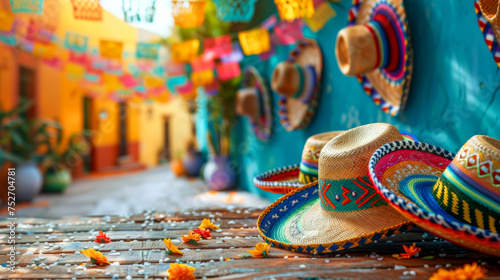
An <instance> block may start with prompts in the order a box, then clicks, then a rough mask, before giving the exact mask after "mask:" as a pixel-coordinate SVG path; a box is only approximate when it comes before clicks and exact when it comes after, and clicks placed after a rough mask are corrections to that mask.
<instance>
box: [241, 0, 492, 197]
mask: <svg viewBox="0 0 500 280" xmlns="http://www.w3.org/2000/svg"><path fill="white" fill-rule="evenodd" d="M269 2H271V1H269ZM404 2H405V5H406V11H407V15H408V21H409V25H410V33H411V38H412V44H413V50H414V72H413V78H412V84H411V88H410V93H409V97H408V101H407V103H406V107H405V109H404V110H403V111H402V112H401V113H400V114H399V115H398V116H397V117H391V116H390V115H387V114H385V113H383V112H382V111H381V110H380V109H379V107H378V106H376V105H375V104H373V103H372V101H371V99H370V98H369V97H368V96H367V95H366V94H365V92H364V91H363V90H362V88H361V86H360V84H359V83H358V82H357V81H356V79H355V78H352V77H347V76H344V75H343V74H342V73H341V72H340V71H339V69H338V67H337V62H336V59H335V51H334V50H335V39H336V35H337V32H338V31H339V30H340V29H342V28H343V27H345V26H346V22H347V12H348V9H349V8H350V6H351V0H343V1H342V2H340V3H334V4H331V5H332V7H333V8H334V9H335V11H336V12H337V16H336V17H335V18H333V19H331V20H330V21H329V22H328V24H327V25H326V26H325V28H323V29H322V30H320V31H319V32H317V33H313V32H311V31H310V30H308V29H307V27H306V31H305V36H306V37H309V38H313V39H316V40H317V41H318V43H319V45H320V47H321V49H322V50H323V55H324V72H323V92H322V97H321V103H320V106H319V108H318V111H317V114H316V116H315V117H314V119H313V121H312V122H311V124H310V125H309V126H308V127H307V128H306V129H304V130H300V131H294V132H286V131H285V130H284V129H283V128H282V127H281V125H280V123H279V120H278V116H277V113H276V112H277V109H276V108H277V99H278V98H277V95H276V94H273V97H274V105H275V108H274V109H275V116H274V122H273V124H274V131H273V135H272V136H271V137H272V138H271V139H270V141H269V142H267V143H262V142H260V141H259V140H258V139H257V138H256V137H255V136H254V135H253V132H252V129H251V126H250V125H249V122H248V120H247V119H245V118H239V119H238V124H237V125H236V128H235V129H236V133H235V135H236V136H237V137H236V139H235V140H236V143H235V144H234V145H233V154H234V156H235V158H237V160H238V161H239V163H240V166H239V168H238V169H237V170H236V172H237V173H238V176H239V183H240V184H239V186H240V187H241V188H242V189H246V190H250V191H252V192H255V193H259V194H261V195H263V196H266V197H268V198H270V199H276V198H278V197H279V196H278V195H273V194H268V193H266V192H263V191H260V190H258V189H257V188H256V187H255V186H254V185H253V183H252V179H253V177H254V176H255V175H257V174H259V173H262V172H265V171H267V170H270V169H273V168H277V167H282V166H285V165H289V164H295V163H299V162H300V157H301V152H302V148H303V145H304V142H305V141H306V139H307V138H308V137H309V136H311V135H313V134H316V133H320V132H325V131H332V130H345V129H350V128H353V127H356V126H359V125H364V124H368V123H373V122H387V123H391V124H393V125H395V126H396V127H398V128H399V129H402V130H406V131H409V132H411V133H413V134H415V135H416V136H417V137H418V138H419V140H421V141H422V142H427V143H430V144H435V145H438V146H441V147H444V148H447V149H449V150H451V151H454V152H456V151H458V149H459V148H460V147H461V146H462V145H463V144H464V143H465V142H466V141H467V140H468V139H469V138H470V137H472V136H473V135H476V134H483V135H488V136H491V137H494V138H497V139H500V130H499V128H500V120H499V116H500V100H499V98H497V96H496V95H497V91H498V89H499V88H500V83H499V81H500V74H499V73H498V68H497V65H496V64H495V62H494V60H493V57H492V55H491V53H490V52H489V50H488V48H487V46H486V44H485V42H484V40H483V37H482V34H481V31H480V29H479V26H478V24H477V17H476V14H475V11H474V1H473V0H434V1H433V0H405V1H404ZM291 48H292V47H279V48H278V49H277V55H276V56H275V57H273V58H271V59H270V60H269V61H265V62H261V63H260V64H258V65H256V67H257V68H258V69H259V70H260V71H261V73H262V74H263V76H264V77H266V78H267V80H268V81H269V78H270V76H271V73H272V69H273V68H274V67H275V66H276V64H278V63H279V62H281V61H282V60H284V59H285V58H286V57H287V56H288V52H289V50H291Z"/></svg>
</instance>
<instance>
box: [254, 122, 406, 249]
mask: <svg viewBox="0 0 500 280" xmlns="http://www.w3.org/2000/svg"><path fill="white" fill-rule="evenodd" d="M402 139H403V137H402V136H401V134H400V133H399V131H398V130H397V129H396V128H395V127H394V126H392V125H390V124H383V123H376V124H370V125H365V126H360V127H358V128H355V129H351V130H348V131H346V132H344V133H342V134H340V135H338V136H337V137H335V138H333V139H332V140H330V141H329V142H328V143H327V144H326V145H325V146H324V147H323V150H322V151H321V155H320V161H319V171H320V172H319V178H318V179H319V182H320V183H321V182H323V181H325V180H335V181H337V182H341V180H342V179H349V180H352V182H351V181H349V183H350V185H348V184H343V183H339V184H335V182H333V181H332V182H331V183H329V184H328V185H326V188H325V184H323V185H322V186H321V188H320V187H319V185H318V182H314V183H311V184H309V185H306V186H304V187H301V188H299V189H297V190H296V191H293V192H291V193H289V194H287V195H285V196H284V197H283V198H282V199H280V200H278V201H277V202H275V203H273V204H272V205H271V206H269V207H268V208H267V209H266V210H265V211H264V212H263V213H262V215H261V216H260V218H259V221H258V223H257V227H258V228H259V230H260V231H261V234H262V236H263V237H264V238H265V239H266V240H267V241H268V242H271V243H273V244H275V245H278V244H280V246H284V245H283V244H285V245H287V246H286V247H288V248H287V249H290V248H291V250H292V249H296V248H298V247H301V248H310V249H311V250H312V251H313V252H331V251H335V250H340V249H343V248H345V244H349V245H348V246H356V245H359V242H360V241H362V242H361V243H366V242H370V241H371V240H370V238H372V237H373V236H377V237H379V238H380V236H384V234H385V233H386V232H388V231H395V230H399V229H401V228H402V227H404V228H407V226H408V224H409V223H408V220H407V219H405V218H404V217H403V216H401V215H400V214H398V213H397V212H396V211H395V210H394V209H392V208H391V207H390V206H389V205H387V204H386V203H384V202H383V200H380V199H381V198H380V196H379V197H378V198H377V196H378V194H377V193H376V192H375V189H374V187H373V186H372V185H371V184H369V183H367V182H366V180H367V177H366V176H367V174H368V168H367V166H368V161H369V159H370V156H371V155H372V154H373V152H374V151H375V150H377V149H378V148H379V147H380V146H382V145H384V144H386V143H389V142H391V141H394V140H402ZM325 176H326V177H325ZM349 176H350V177H349ZM363 178H364V179H363ZM357 180H359V181H360V182H362V183H363V184H365V187H363V186H361V185H360V183H358V182H357ZM344 186H347V187H349V188H351V189H353V188H354V187H355V188H356V191H352V192H351V191H350V190H346V189H345V187H344ZM357 186H359V187H357ZM341 187H342V188H341ZM341 197H342V198H341ZM372 199H373V201H372ZM325 201H328V202H329V204H330V205H332V207H325V206H324V205H326V204H325ZM331 201H336V204H337V205H336V206H335V205H333V204H331ZM367 202H369V203H367ZM261 223H262V224H261ZM370 236H371V237H370ZM340 244H344V245H340ZM306 251H307V250H306Z"/></svg>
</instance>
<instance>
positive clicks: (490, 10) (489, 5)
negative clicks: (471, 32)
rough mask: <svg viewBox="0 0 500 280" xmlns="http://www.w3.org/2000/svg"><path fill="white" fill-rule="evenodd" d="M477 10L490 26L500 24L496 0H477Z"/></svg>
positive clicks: (499, 8) (499, 9) (499, 10)
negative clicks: (479, 10) (478, 9)
mask: <svg viewBox="0 0 500 280" xmlns="http://www.w3.org/2000/svg"><path fill="white" fill-rule="evenodd" d="M479 8H481V12H482V13H483V15H484V17H485V18H486V19H487V20H488V21H489V22H491V23H492V24H496V25H498V24H500V16H499V14H500V7H499V5H498V0H479Z"/></svg>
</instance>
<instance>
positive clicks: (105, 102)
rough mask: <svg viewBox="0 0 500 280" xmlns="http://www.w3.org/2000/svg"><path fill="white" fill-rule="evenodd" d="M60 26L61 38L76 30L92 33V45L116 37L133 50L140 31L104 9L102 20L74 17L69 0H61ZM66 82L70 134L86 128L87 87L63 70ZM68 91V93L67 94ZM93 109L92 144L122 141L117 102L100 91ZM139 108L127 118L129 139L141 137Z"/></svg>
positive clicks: (76, 31) (66, 103)
mask: <svg viewBox="0 0 500 280" xmlns="http://www.w3.org/2000/svg"><path fill="white" fill-rule="evenodd" d="M59 26H60V28H59V29H58V30H57V35H58V37H59V38H64V37H65V35H66V32H74V33H78V34H81V35H85V36H88V37H89V43H88V45H89V49H94V48H95V49H97V50H98V49H99V48H98V46H99V40H100V39H106V40H116V41H122V42H124V51H126V52H128V53H134V51H135V43H136V42H137V36H138V32H137V29H136V28H135V27H132V26H130V25H128V24H126V23H125V22H123V21H122V20H120V19H118V18H116V17H115V16H113V15H112V14H110V13H109V12H107V11H105V10H103V17H102V21H87V20H75V19H74V18H73V8H72V5H71V3H70V1H69V0H62V1H61V12H60V19H59ZM133 57H134V56H131V55H129V56H128V58H127V59H126V60H125V61H126V62H133V59H134V58H133ZM62 80H63V83H62V88H61V92H63V93H64V94H63V95H65V101H64V102H63V104H65V106H63V108H64V109H63V110H64V112H63V113H62V115H63V116H65V119H66V117H67V120H64V121H63V124H64V126H65V127H71V128H70V129H69V130H68V131H67V134H68V135H71V134H72V133H74V132H78V131H81V129H83V115H84V114H83V103H82V102H83V96H84V95H85V94H86V92H85V89H84V88H82V87H81V85H80V83H79V82H75V81H71V80H68V79H67V78H66V76H65V75H64V74H63V77H62ZM68 93H69V94H68ZM93 102H94V103H93V105H94V106H93V111H92V115H93V118H92V120H93V121H92V128H93V129H97V131H96V138H95V139H93V144H94V145H95V146H97V147H100V146H110V145H117V144H118V143H119V137H118V135H119V134H118V131H119V130H118V129H119V119H118V118H119V113H118V112H119V111H118V104H117V103H116V102H114V101H112V100H110V99H109V98H108V96H107V94H106V93H104V92H101V94H100V97H99V98H96V99H95V100H94V101H93ZM103 110H105V111H107V112H108V118H107V119H106V120H104V121H102V120H99V118H95V117H94V116H98V114H99V112H101V111H103ZM136 114H137V111H134V110H130V111H129V113H128V115H127V118H128V120H127V121H128V135H127V140H128V141H129V142H134V141H138V139H139V133H138V129H137V127H136V126H137V119H138V118H137V116H136Z"/></svg>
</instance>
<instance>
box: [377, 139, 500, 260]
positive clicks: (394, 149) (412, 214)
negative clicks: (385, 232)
mask: <svg viewBox="0 0 500 280" xmlns="http://www.w3.org/2000/svg"><path fill="white" fill-rule="evenodd" d="M408 151H410V152H408ZM454 157H455V155H454V154H453V153H452V152H450V151H447V150H445V149H443V148H439V147H436V146H433V145H429V144H425V143H422V142H418V143H416V142H412V141H397V142H393V143H389V144H386V145H384V146H382V147H381V148H380V149H378V150H377V151H376V152H375V153H374V154H373V156H372V157H371V159H370V162H369V172H370V178H371V180H372V182H373V185H374V186H375V187H376V188H377V189H378V191H379V192H380V193H381V194H382V195H383V197H384V198H385V200H386V201H388V202H389V204H391V205H392V206H393V207H394V208H395V209H396V210H398V211H399V212H400V213H401V214H402V215H403V216H405V217H406V218H408V219H410V220H411V221H412V222H414V223H415V224H417V225H418V226H420V227H422V228H423V229H425V230H427V231H429V232H431V233H433V234H435V235H437V236H439V237H441V238H443V239H446V240H448V241H450V242H452V243H455V244H457V245H460V246H462V247H466V248H469V249H472V250H475V251H479V252H482V253H486V254H490V255H494V256H500V236H499V235H498V234H497V233H493V232H490V231H488V230H486V229H481V228H477V227H475V226H472V225H469V224H466V223H463V222H460V221H458V220H456V219H455V218H453V217H451V216H450V215H448V214H445V213H443V211H440V210H439V209H440V207H439V205H438V204H437V202H436V201H433V198H432V197H429V196H430V190H428V188H429V187H430V186H432V185H433V184H432V181H433V180H437V178H438V177H439V176H440V175H441V174H442V172H443V171H444V170H445V168H446V167H447V165H449V163H450V162H451V161H452V160H453V158H454ZM413 175H417V176H418V177H420V178H421V179H420V181H421V183H419V184H415V185H414V186H410V183H411V182H409V180H407V181H408V183H406V182H407V181H404V183H403V184H402V186H403V192H404V193H405V194H406V196H404V195H403V194H402V192H401V191H400V190H399V182H403V180H405V179H407V178H411V176H413ZM396 185H397V186H398V187H396ZM427 190H428V191H429V192H427Z"/></svg>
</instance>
